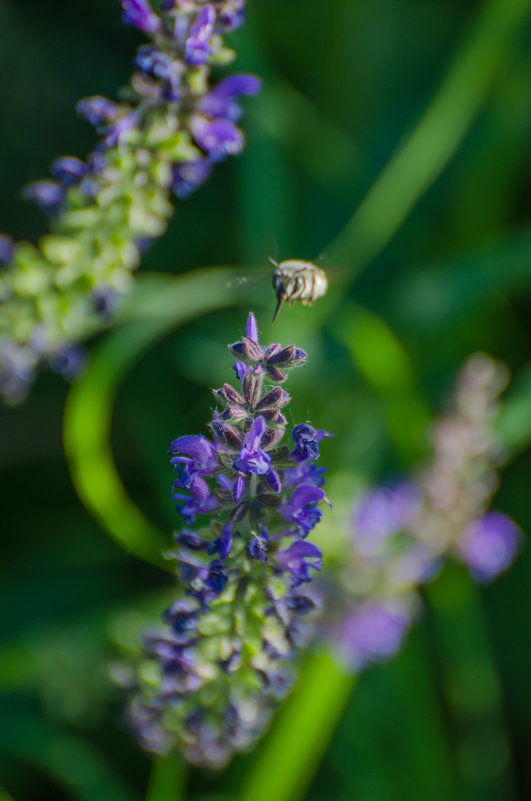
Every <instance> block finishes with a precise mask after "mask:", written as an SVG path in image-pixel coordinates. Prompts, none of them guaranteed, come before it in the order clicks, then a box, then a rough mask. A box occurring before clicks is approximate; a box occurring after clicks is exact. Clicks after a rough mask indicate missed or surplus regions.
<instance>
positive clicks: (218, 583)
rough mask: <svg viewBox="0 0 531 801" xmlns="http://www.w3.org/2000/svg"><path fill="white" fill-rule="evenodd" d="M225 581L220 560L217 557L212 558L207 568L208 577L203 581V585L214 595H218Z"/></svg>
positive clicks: (225, 577)
mask: <svg viewBox="0 0 531 801" xmlns="http://www.w3.org/2000/svg"><path fill="white" fill-rule="evenodd" d="M226 583H227V574H226V573H225V570H224V568H223V564H222V562H220V561H219V559H213V560H212V562H211V563H210V566H209V569H208V577H207V580H206V581H205V585H206V586H207V587H208V589H209V590H211V591H212V593H214V595H219V594H220V593H221V592H223V590H224V588H225V585H226ZM207 600H208V599H207Z"/></svg>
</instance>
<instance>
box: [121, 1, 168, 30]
mask: <svg viewBox="0 0 531 801" xmlns="http://www.w3.org/2000/svg"><path fill="white" fill-rule="evenodd" d="M121 3H122V8H123V10H124V13H123V15H122V19H123V21H124V22H125V23H126V25H134V26H135V28H139V29H140V30H141V31H144V33H156V32H157V31H158V30H160V27H161V25H162V21H161V19H160V18H159V17H157V15H156V14H155V13H154V11H153V9H152V8H151V6H150V5H149V3H148V2H147V0H121Z"/></svg>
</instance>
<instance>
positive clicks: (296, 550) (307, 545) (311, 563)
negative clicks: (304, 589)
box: [275, 540, 323, 586]
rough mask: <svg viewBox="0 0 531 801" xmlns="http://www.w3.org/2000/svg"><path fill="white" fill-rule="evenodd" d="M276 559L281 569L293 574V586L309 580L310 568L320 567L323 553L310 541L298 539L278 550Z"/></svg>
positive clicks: (316, 568) (318, 568) (317, 568)
mask: <svg viewBox="0 0 531 801" xmlns="http://www.w3.org/2000/svg"><path fill="white" fill-rule="evenodd" d="M275 558H276V561H277V564H278V565H279V567H281V568H282V570H287V571H288V572H289V573H291V575H292V576H293V580H294V586H298V585H299V584H302V583H304V582H306V581H310V579H311V573H310V568H311V567H312V568H313V569H314V570H320V569H321V560H322V558H323V554H322V553H321V551H320V550H319V548H318V547H317V545H313V543H311V542H303V541H302V540H298V541H297V542H294V543H293V545H290V546H289V548H287V549H286V550H285V551H280V553H278V554H277V555H276V557H275Z"/></svg>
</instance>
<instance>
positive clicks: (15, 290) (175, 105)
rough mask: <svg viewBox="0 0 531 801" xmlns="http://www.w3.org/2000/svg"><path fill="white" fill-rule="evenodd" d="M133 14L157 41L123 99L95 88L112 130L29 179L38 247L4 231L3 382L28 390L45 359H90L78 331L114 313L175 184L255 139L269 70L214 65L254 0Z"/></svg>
mask: <svg viewBox="0 0 531 801" xmlns="http://www.w3.org/2000/svg"><path fill="white" fill-rule="evenodd" d="M121 4H122V7H123V20H124V22H125V23H126V24H128V25H133V26H135V27H136V28H138V29H139V30H140V31H142V32H143V33H144V34H145V36H146V37H147V38H148V40H149V42H148V43H147V44H144V45H142V46H141V47H140V48H139V50H138V53H137V57H136V60H135V71H134V73H133V75H132V78H131V84H130V86H129V87H128V88H127V90H126V91H125V92H124V93H123V96H124V98H127V99H124V100H123V101H121V102H114V101H112V100H109V99H107V98H105V97H102V96H99V95H96V96H93V97H87V98H85V99H83V100H81V101H80V102H79V104H78V106H77V110H78V113H79V114H80V115H81V116H82V117H84V118H85V119H86V120H87V121H88V122H89V123H91V124H92V125H94V126H95V127H96V130H97V132H98V133H99V134H100V137H101V140H100V143H99V144H98V146H97V147H96V148H95V150H94V151H93V152H92V153H91V154H90V155H89V156H88V158H87V159H86V161H82V160H80V159H78V158H74V157H72V156H65V157H62V158H59V159H57V160H56V161H54V163H53V164H52V166H51V172H52V175H53V179H50V180H42V181H37V182H36V183H33V184H31V185H29V186H28V187H27V188H26V197H27V198H28V199H29V200H31V201H33V202H35V203H37V204H38V205H39V206H40V207H41V208H42V209H43V210H44V211H45V212H46V214H47V215H48V216H49V217H50V226H51V229H52V233H51V234H48V235H46V236H45V237H43V238H42V239H41V240H40V242H39V247H34V246H32V245H30V244H29V243H24V242H23V243H14V242H13V241H12V240H11V238H10V237H8V236H5V235H0V303H1V305H2V314H1V316H0V394H2V395H3V396H4V397H5V398H6V400H8V401H9V402H17V401H18V400H20V399H22V398H23V397H24V394H25V393H26V392H27V390H28V388H29V386H30V385H31V382H32V380H33V377H34V374H35V371H36V369H37V367H39V366H40V365H41V364H43V363H45V362H50V361H52V362H53V365H52V366H54V369H56V370H59V371H61V365H62V364H63V360H62V359H61V358H60V356H59V358H58V357H57V355H58V354H61V353H63V354H65V353H68V354H69V358H68V360H67V361H68V365H69V366H68V369H65V370H63V371H62V372H63V373H64V374H65V375H66V376H67V377H71V375H72V370H71V369H70V368H71V366H72V365H73V364H74V363H76V362H80V360H79V354H78V353H77V350H76V345H77V343H78V342H80V341H82V340H83V339H85V338H86V337H87V336H89V335H90V334H91V333H93V332H94V331H96V330H98V328H101V326H104V325H107V324H108V323H109V321H110V320H111V319H112V316H113V314H114V313H115V311H116V309H117V307H118V300H119V298H120V297H121V296H122V295H123V294H124V293H126V292H128V291H129V290H130V288H131V285H132V281H131V272H132V271H133V270H134V269H136V267H137V266H138V265H139V263H140V259H141V255H142V253H143V252H144V250H145V248H146V246H147V245H149V243H150V241H152V240H153V239H154V238H156V237H159V236H161V235H162V234H163V233H164V231H165V230H166V226H167V220H168V218H169V217H170V216H171V214H172V212H173V208H172V206H171V204H170V203H169V197H170V195H171V192H172V190H173V192H174V193H175V194H176V195H177V197H179V198H186V197H188V196H189V195H190V194H191V193H192V192H194V191H195V190H196V189H197V188H198V187H199V186H201V184H203V183H204V182H205V181H206V180H207V179H208V177H209V175H210V173H211V171H212V168H213V165H214V164H216V163H217V162H219V161H222V160H223V159H225V158H227V157H228V156H233V155H237V154H238V153H240V152H241V151H242V149H243V146H244V135H243V132H242V130H241V129H240V127H239V126H238V121H239V119H240V117H241V114H242V109H241V106H240V104H239V102H238V101H239V98H241V97H243V96H249V95H255V94H256V93H257V92H258V91H259V90H260V80H259V79H258V78H257V77H255V76H254V75H247V74H233V75H228V76H226V77H224V78H223V79H222V80H220V81H218V82H217V83H216V82H213V81H212V74H211V73H212V69H213V68H216V67H218V66H219V67H223V66H225V65H227V64H228V63H230V61H232V59H233V57H234V56H235V53H234V52H233V51H232V50H230V49H229V48H227V47H226V45H225V43H224V38H223V37H224V36H225V35H226V34H227V33H230V32H231V31H233V30H235V29H236V28H238V27H239V26H240V25H241V24H242V23H243V21H244V10H245V8H244V6H245V3H244V0H211V1H210V2H208V1H207V2H205V0H165V2H162V3H161V4H160V9H159V11H158V12H155V10H154V9H153V8H152V7H151V5H150V3H149V2H148V0H121Z"/></svg>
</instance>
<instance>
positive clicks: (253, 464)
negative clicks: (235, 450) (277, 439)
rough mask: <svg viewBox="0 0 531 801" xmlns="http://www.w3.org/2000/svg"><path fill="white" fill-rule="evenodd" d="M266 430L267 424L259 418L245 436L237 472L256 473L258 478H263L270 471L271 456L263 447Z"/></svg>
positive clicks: (236, 464) (236, 468)
mask: <svg viewBox="0 0 531 801" xmlns="http://www.w3.org/2000/svg"><path fill="white" fill-rule="evenodd" d="M266 429H267V423H266V421H265V420H264V418H263V417H257V418H256V420H255V421H254V423H253V425H252V426H251V428H250V429H249V431H248V432H247V434H245V436H244V440H243V447H242V448H241V450H240V453H239V456H238V458H237V459H236V461H235V462H234V469H235V470H239V471H241V472H242V473H254V474H255V475H258V476H263V475H265V474H266V473H267V472H268V471H269V468H270V464H271V456H270V455H269V454H268V453H266V451H264V450H263V448H262V447H261V445H262V437H263V436H264V434H265V432H266Z"/></svg>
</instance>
